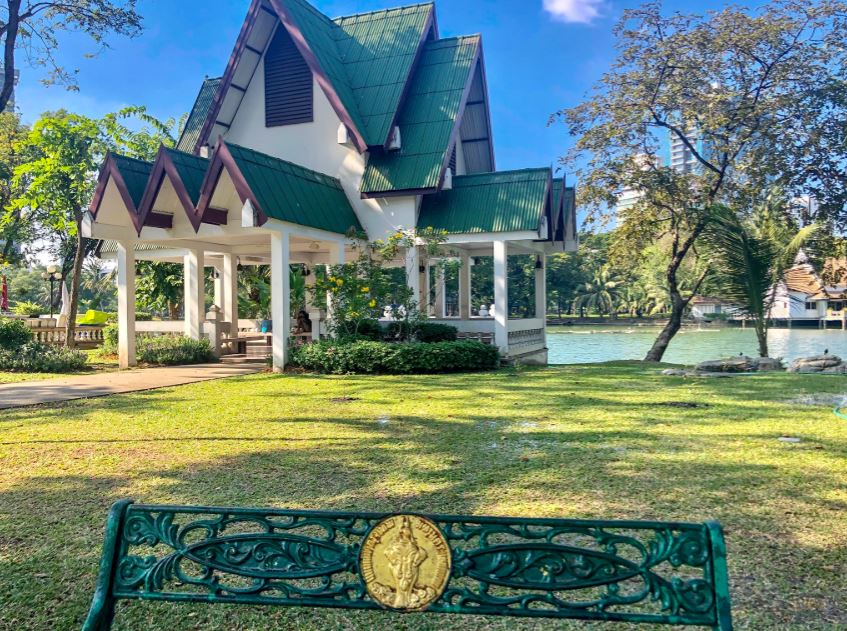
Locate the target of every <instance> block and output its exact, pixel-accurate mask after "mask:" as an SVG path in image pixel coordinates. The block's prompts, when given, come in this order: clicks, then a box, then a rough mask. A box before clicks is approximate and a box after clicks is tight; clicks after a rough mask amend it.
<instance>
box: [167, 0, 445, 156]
mask: <svg viewBox="0 0 847 631" xmlns="http://www.w3.org/2000/svg"><path fill="white" fill-rule="evenodd" d="M268 15H273V16H276V17H278V18H279V20H280V21H281V23H282V25H283V27H284V28H286V29H287V30H288V32H289V34H290V35H291V37H292V39H293V40H294V43H295V45H296V46H297V48H298V49H299V51H300V53H301V54H302V55H303V58H304V60H305V61H306V63H307V64H308V65H309V67H310V68H311V69H312V71H313V72H314V73H315V75H316V78H317V81H318V83H319V84H320V85H321V88H322V89H323V90H324V92H325V93H326V95H327V98H328V99H329V101H330V103H331V104H332V106H333V108H334V109H335V110H336V113H337V114H338V116H339V118H340V119H341V120H342V121H343V122H344V123H345V124H346V125H348V127H350V130H351V132H352V133H353V137H354V142H355V144H356V145H357V147H358V148H359V150H360V151H364V150H365V149H366V148H367V147H368V146H384V145H385V144H386V143H387V142H388V138H389V135H390V131H391V127H392V123H393V122H394V121H395V119H396V116H397V111H398V109H399V107H400V104H401V102H402V97H403V95H404V94H405V90H406V86H407V83H408V79H409V76H410V72H411V68H412V66H413V64H414V61H415V59H416V58H417V56H418V54H419V51H420V50H421V47H422V45H423V42H424V40H425V39H426V37H427V35H428V34H429V33H430V31H431V27H433V28H434V26H433V25H434V23H435V7H434V5H433V4H422V5H413V6H408V7H401V8H398V9H388V10H380V11H372V12H369V13H362V14H358V15H353V16H347V17H341V18H337V19H335V20H331V19H330V18H328V17H327V16H325V15H324V14H322V13H321V12H320V11H318V10H317V9H315V7H313V6H312V5H311V4H309V2H307V1H306V0H253V3H252V4H251V6H250V9H249V10H248V13H247V18H246V19H245V22H244V26H243V27H242V29H241V34H240V35H239V38H238V41H237V42H236V45H235V48H234V50H233V52H232V55H231V57H230V61H229V63H228V64H227V70H226V72H225V73H224V76H223V78H222V81H221V82H220V83H219V85H218V87H217V89H216V91H215V93H214V95H213V97H212V99H211V103H210V105H209V107H208V108H207V109H206V117H205V119H204V121H203V124H202V125H201V126H200V131H199V132H197V134H196V138H194V135H193V134H192V135H191V136H188V135H187V136H186V140H185V142H184V143H182V142H181V143H180V145H179V146H180V148H181V149H186V148H187V145H188V142H189V141H190V140H192V139H194V145H193V146H192V147H191V149H192V150H196V149H197V147H199V145H200V144H202V143H208V142H209V141H210V140H212V139H211V138H208V136H209V135H211V133H212V131H213V129H214V126H215V123H216V121H217V118H218V116H219V114H220V112H221V108H222V107H223V109H224V110H227V107H225V106H224V97H225V95H226V93H227V91H228V90H229V89H230V86H231V85H232V81H233V77H234V76H236V75H237V74H239V66H240V65H241V62H242V57H243V56H244V55H248V56H249V63H248V62H245V63H248V65H249V66H250V67H249V68H248V70H247V71H246V72H244V73H240V74H241V75H242V76H243V77H245V78H246V77H249V76H251V75H252V74H253V72H254V70H255V67H256V65H258V63H259V57H258V54H259V53H261V52H262V51H264V49H265V47H266V46H267V43H268V40H269V37H270V34H271V31H272V28H271V27H269V26H268V24H267V22H268V19H267V17H268ZM259 22H261V26H260V28H257V29H254V26H255V25H256V24H257V23H259ZM242 87H244V86H242ZM199 101H200V99H199V98H198V103H199ZM239 103H240V98H238V99H234V102H233V103H231V104H230V105H229V106H228V109H229V112H230V114H234V112H235V111H236V110H237V108H238V106H239ZM223 123H224V125H223V127H224V128H226V126H227V125H228V124H229V123H231V121H223ZM194 128H195V126H193V125H192V130H193V129H194Z"/></svg>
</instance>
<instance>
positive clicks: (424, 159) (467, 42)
mask: <svg viewBox="0 0 847 631" xmlns="http://www.w3.org/2000/svg"><path fill="white" fill-rule="evenodd" d="M479 53H480V37H479V36H478V35H472V36H467V37H453V38H449V39H442V40H437V41H432V42H427V43H426V44H425V45H424V51H423V54H422V56H421V59H420V61H419V62H418V65H417V68H416V69H415V72H414V74H413V76H412V81H411V84H410V87H409V93H408V96H407V98H406V101H405V103H404V105H403V107H402V110H401V112H400V116H399V120H398V123H399V125H400V131H401V134H402V149H400V150H399V151H388V152H381V153H377V152H375V153H372V154H371V156H370V159H369V160H368V165H367V167H366V169H365V174H364V176H363V177H362V187H361V189H362V193H363V194H365V195H371V196H378V195H379V194H380V193H392V192H396V191H404V190H430V191H432V190H435V189H437V188H438V187H439V185H440V183H441V182H440V181H441V176H442V172H443V169H444V167H445V166H446V165H447V161H448V159H449V156H448V150H451V149H452V144H453V143H452V142H451V139H452V140H453V141H454V140H455V137H456V134H457V132H458V130H457V128H456V127H457V126H456V123H457V120H458V118H459V115H460V113H461V108H462V106H463V105H464V103H465V101H466V97H467V93H468V90H469V89H470V86H471V81H472V79H473V73H474V70H475V69H476V64H477V61H478V59H479Z"/></svg>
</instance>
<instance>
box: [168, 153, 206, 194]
mask: <svg viewBox="0 0 847 631" xmlns="http://www.w3.org/2000/svg"><path fill="white" fill-rule="evenodd" d="M165 151H166V152H167V153H168V156H169V157H170V159H171V162H173V165H174V168H175V169H176V171H177V173H178V174H179V177H180V179H181V180H182V183H183V185H184V186H185V190H186V192H187V193H188V196H189V197H190V198H191V202H192V203H193V204H194V205H195V206H196V205H197V202H198V200H199V199H200V187H201V186H203V180H204V178H205V177H206V171H207V169H208V168H209V160H208V159H207V158H201V157H200V156H195V155H194V154H191V153H186V152H184V151H178V150H176V149H168V148H165Z"/></svg>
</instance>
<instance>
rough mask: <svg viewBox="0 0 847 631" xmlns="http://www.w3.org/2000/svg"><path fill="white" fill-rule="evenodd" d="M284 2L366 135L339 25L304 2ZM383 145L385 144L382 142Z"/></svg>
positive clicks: (353, 118) (351, 115)
mask: <svg viewBox="0 0 847 631" xmlns="http://www.w3.org/2000/svg"><path fill="white" fill-rule="evenodd" d="M284 3H285V7H286V9H288V11H289V12H290V13H291V16H292V18H293V19H294V22H295V24H296V25H297V26H298V27H299V28H300V32H301V33H303V37H304V38H305V40H306V43H308V44H309V48H310V49H311V50H312V52H313V53H314V54H315V57H316V58H317V60H318V64H319V65H320V67H321V69H322V70H323V71H324V74H326V76H327V78H328V79H329V81H330V83H331V84H332V87H333V88H334V89H335V92H336V93H337V94H338V98H339V99H341V102H342V103H343V104H344V108H345V109H346V110H347V113H348V114H350V118H351V119H352V120H353V124H354V125H356V128H357V129H358V130H359V131H360V132H362V134H363V135H364V133H365V129H366V127H365V123H364V120H363V119H362V117H361V116H360V115H359V109H358V107H357V106H356V97H355V96H354V94H353V90H352V88H351V87H350V83H349V81H348V77H347V72H346V70H345V69H344V63H343V61H342V60H341V56H340V55H339V52H338V47H337V46H336V38H341V37H343V35H341V32H340V29H339V28H338V25H337V24H335V22H333V21H332V20H330V19H329V18H328V17H326V16H325V15H324V14H323V13H321V12H320V11H318V10H317V9H316V8H315V7H313V6H312V5H311V4H309V3H308V2H305V0H284ZM381 143H382V141H380V142H379V144H381Z"/></svg>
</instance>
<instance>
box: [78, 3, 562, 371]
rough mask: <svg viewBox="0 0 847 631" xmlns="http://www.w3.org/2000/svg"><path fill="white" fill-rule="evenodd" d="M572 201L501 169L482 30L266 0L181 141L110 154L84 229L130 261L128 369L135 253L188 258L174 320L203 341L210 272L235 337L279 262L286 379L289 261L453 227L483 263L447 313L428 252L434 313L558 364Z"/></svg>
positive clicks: (421, 275)
mask: <svg viewBox="0 0 847 631" xmlns="http://www.w3.org/2000/svg"><path fill="white" fill-rule="evenodd" d="M150 70H151V71H155V69H154V68H151V69H150ZM573 200H574V195H573V189H572V188H571V187H567V186H566V185H565V182H564V180H563V179H557V178H554V177H553V173H552V171H551V169H550V168H549V167H540V168H527V169H520V170H514V171H496V170H495V152H494V139H493V135H492V129H491V115H490V109H489V95H488V87H487V81H486V66H485V57H484V55H483V45H482V37H481V36H480V35H466V36H458V37H442V36H441V34H440V33H439V29H438V20H437V19H436V14H435V6H434V5H433V4H421V5H414V6H407V7H401V8H397V9H388V10H378V11H371V12H367V13H360V14H356V15H349V16H342V17H338V18H334V19H330V18H329V17H327V16H325V15H323V14H322V13H320V12H319V11H318V10H317V9H316V8H315V7H313V6H311V5H310V4H308V3H307V2H305V0H273V1H270V0H253V2H252V3H251V5H250V8H249V10H248V13H247V17H246V19H245V21H244V23H243V25H242V27H241V32H240V34H239V36H238V39H237V40H236V42H235V46H234V48H233V51H232V54H231V56H230V58H229V61H228V62H227V64H226V70H225V72H224V74H223V76H221V77H219V78H215V79H206V80H205V81H203V83H202V86H201V88H200V91H199V94H198V95H197V98H196V101H195V103H194V107H193V108H192V110H191V114H190V116H189V118H188V120H187V122H186V126H185V131H184V132H183V134H182V137H181V138H180V140H179V144H178V146H177V147H176V148H175V149H169V148H165V147H162V148H161V150H160V151H159V155H158V157H157V159H156V160H155V162H143V161H139V160H133V159H129V158H126V157H123V156H119V155H110V156H109V157H108V159H107V160H106V162H105V164H104V165H103V168H102V170H101V174H100V180H99V185H98V188H97V192H96V195H95V199H94V201H93V202H92V204H91V208H90V211H89V212H88V214H87V216H86V218H85V221H84V231H85V234H86V236H89V237H93V238H97V239H101V240H104V246H103V247H102V248H101V252H103V253H104V255H107V253H108V252H109V251H110V250H111V252H112V254H111V256H113V257H114V258H116V260H117V266H118V277H119V283H118V294H119V323H120V330H121V339H120V360H121V365H123V366H127V365H131V364H133V363H134V362H135V349H134V340H135V331H136V322H135V314H134V305H135V299H134V297H135V276H134V270H135V261H136V260H138V259H156V260H169V261H179V262H183V263H184V267H185V287H186V297H185V319H184V321H180V322H176V323H168V325H167V326H171V327H172V328H173V329H174V330H175V331H184V332H185V334H187V335H189V336H191V337H195V338H197V337H200V336H201V335H204V331H206V330H207V328H208V327H209V326H211V325H210V323H209V322H207V321H206V318H205V316H204V311H205V309H204V304H203V287H204V277H205V274H206V271H205V270H206V268H207V267H208V268H212V267H213V268H215V269H216V270H217V272H218V273H217V275H216V276H217V278H218V285H219V292H218V296H217V298H216V304H217V306H218V307H219V308H220V310H221V317H222V319H223V321H224V322H226V323H228V325H229V326H230V327H231V328H232V329H235V328H236V326H237V325H238V322H239V315H238V301H237V273H238V272H237V270H238V269H239V267H240V266H243V265H256V264H263V263H264V264H270V266H271V270H272V274H273V279H272V299H271V304H272V316H273V339H272V342H273V362H274V367H275V368H276V369H282V368H283V366H284V365H285V364H286V362H287V361H288V346H287V344H288V333H289V331H290V330H291V324H292V322H291V314H290V312H289V311H290V310H289V306H288V305H289V299H290V288H289V281H288V270H289V265H290V264H293V263H303V264H307V265H309V266H312V265H326V264H338V263H342V262H344V261H345V260H349V258H350V257H351V256H354V251H353V250H352V249H351V247H350V244H349V241H348V238H347V237H346V236H345V235H347V234H348V232H349V230H350V228H354V229H356V230H357V231H360V233H361V232H364V233H366V234H367V238H368V239H370V240H377V239H383V238H385V237H386V236H388V235H390V234H393V233H396V232H397V231H398V230H411V229H415V228H421V229H426V228H433V229H435V230H438V231H444V232H446V233H447V235H448V236H447V244H446V245H447V246H449V248H450V250H451V252H453V253H455V254H454V255H455V256H456V257H457V258H459V259H461V260H462V261H463V262H465V263H466V264H465V265H462V266H461V272H460V274H459V280H458V294H459V298H458V309H457V310H456V316H455V317H452V318H447V317H446V313H447V310H446V309H445V306H444V301H443V300H442V301H441V304H435V305H429V304H428V303H429V301H430V299H429V295H430V292H429V291H428V288H429V285H430V280H429V272H430V269H431V265H432V264H433V263H434V261H431V260H427V256H426V253H425V251H424V248H422V247H413V248H409V249H408V251H406V252H404V253H403V254H402V255H401V257H400V258H399V259H398V261H397V262H396V264H397V265H398V266H402V267H404V268H405V271H406V282H407V283H408V285H409V286H410V287H411V288H412V290H413V291H414V292H415V295H417V296H419V297H420V304H422V305H427V307H428V311H429V312H430V313H433V314H434V315H433V317H434V318H436V319H438V320H442V321H445V322H449V323H450V324H452V325H453V326H455V327H457V328H458V329H459V331H460V333H464V334H467V335H476V334H479V335H485V336H488V337H490V338H491V339H493V340H494V343H495V344H496V345H497V346H498V347H499V348H500V350H501V352H502V353H503V354H504V355H506V356H507V357H511V358H522V359H527V360H534V361H545V360H546V320H545V307H546V289H545V282H544V281H545V265H546V263H545V261H546V255H548V254H551V253H554V252H561V251H565V250H574V249H575V248H576V245H577V226H576V215H575V208H574V201H573ZM516 254H521V255H531V256H534V257H536V277H535V286H534V296H535V303H536V309H535V315H534V317H531V318H528V317H523V318H520V319H516V318H515V319H513V318H510V317H509V291H510V290H512V289H511V288H510V287H509V286H508V274H507V267H508V262H509V256H510V255H516ZM483 256H491V257H493V259H494V265H493V268H494V278H493V281H494V282H493V285H494V310H493V311H494V313H493V315H492V314H491V310H490V309H489V308H486V309H479V307H480V306H481V305H471V304H470V296H471V287H470V284H471V280H472V276H471V273H470V269H471V266H470V264H469V260H472V259H473V258H474V257H483ZM432 269H434V268H432ZM441 276H442V277H443V275H441ZM312 277H314V275H312ZM439 282H443V280H441V279H439ZM438 294H439V292H436V296H437V295H438ZM440 294H441V295H442V296H443V295H444V292H443V291H441V292H440ZM451 313H452V310H451ZM319 317H320V318H323V317H324V316H323V315H320V316H319ZM313 319H314V318H313ZM138 325H139V326H141V325H142V323H138ZM158 325H159V326H165V325H162V324H161V323H158ZM239 328H240V327H239ZM314 330H316V332H317V335H320V331H321V330H322V328H321V326H320V323H318V325H316V326H315V329H314Z"/></svg>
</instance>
